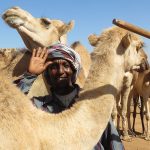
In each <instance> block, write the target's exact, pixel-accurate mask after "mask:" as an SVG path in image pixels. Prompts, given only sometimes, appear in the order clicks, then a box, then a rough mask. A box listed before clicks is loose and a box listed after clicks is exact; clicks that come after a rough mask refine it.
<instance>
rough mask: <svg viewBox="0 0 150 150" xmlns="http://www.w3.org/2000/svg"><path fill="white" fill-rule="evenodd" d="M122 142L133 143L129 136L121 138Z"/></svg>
mask: <svg viewBox="0 0 150 150" xmlns="http://www.w3.org/2000/svg"><path fill="white" fill-rule="evenodd" d="M121 140H123V141H126V142H131V141H132V138H131V137H130V136H129V135H126V136H121Z"/></svg>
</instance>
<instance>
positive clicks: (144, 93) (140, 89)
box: [133, 69, 150, 140]
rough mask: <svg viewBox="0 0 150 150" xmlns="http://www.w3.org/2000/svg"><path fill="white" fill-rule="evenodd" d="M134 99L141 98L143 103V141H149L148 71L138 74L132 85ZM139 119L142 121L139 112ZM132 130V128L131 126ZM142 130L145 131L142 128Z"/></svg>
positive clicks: (149, 79)
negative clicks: (144, 121) (144, 116)
mask: <svg viewBox="0 0 150 150" xmlns="http://www.w3.org/2000/svg"><path fill="white" fill-rule="evenodd" d="M133 93H134V97H136V96H138V95H139V96H141V97H142V101H143V107H144V108H145V112H146V114H145V115H146V121H147V124H146V131H144V132H145V139H146V140H150V105H149V97H150V69H148V70H146V71H144V72H141V73H139V74H138V78H137V80H136V83H135V85H134V89H133ZM141 113H142V114H141V117H142V119H143V115H144V114H143V113H144V112H141ZM142 127H144V123H143V124H142ZM133 128H134V126H133ZM143 130H145V129H144V128H143Z"/></svg>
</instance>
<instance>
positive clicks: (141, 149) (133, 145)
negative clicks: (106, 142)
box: [123, 110, 150, 150]
mask: <svg viewBox="0 0 150 150" xmlns="http://www.w3.org/2000/svg"><path fill="white" fill-rule="evenodd" d="M131 118H132V114H131ZM144 121H145V118H144ZM145 123H146V121H145ZM135 130H136V134H137V137H133V138H132V140H131V142H125V141H123V144H124V146H125V150H150V141H146V140H145V139H144V138H143V137H141V136H140V134H141V132H142V126H141V120H140V115H139V110H138V113H137V119H136V123H135Z"/></svg>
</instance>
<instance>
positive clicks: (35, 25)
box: [1, 7, 91, 97]
mask: <svg viewBox="0 0 150 150" xmlns="http://www.w3.org/2000/svg"><path fill="white" fill-rule="evenodd" d="M3 19H4V20H5V22H6V23H7V24H8V25H9V26H11V27H13V28H15V29H16V30H17V31H18V33H19V34H20V36H21V38H22V40H23V41H24V43H25V45H26V47H27V48H28V49H29V50H30V51H32V49H33V48H36V47H38V46H42V47H43V46H46V47H47V46H49V45H51V44H53V43H55V42H58V41H59V42H61V43H66V41H67V35H66V34H67V32H69V31H70V30H71V29H72V28H73V25H74V22H73V21H71V22H70V23H69V24H65V23H63V22H62V21H60V20H50V19H48V18H34V17H33V16H32V15H31V14H30V13H29V12H27V11H25V10H23V9H21V8H19V7H13V8H10V9H8V10H7V11H6V12H5V13H4V14H3ZM72 47H73V48H74V49H75V50H76V51H77V52H78V53H79V54H80V56H81V63H82V66H83V67H82V69H81V71H80V75H79V77H78V79H77V83H78V84H79V85H80V86H81V87H83V84H84V82H85V78H86V77H87V74H88V70H89V67H90V65H91V59H90V54H89V52H88V51H87V50H86V49H85V48H84V47H83V46H82V45H81V43H79V42H75V43H74V44H72ZM1 51H3V53H2V56H1V57H4V60H5V61H6V63H5V67H4V69H5V70H6V71H7V72H8V74H9V75H10V76H13V79H16V78H18V77H19V76H20V75H22V74H23V73H24V72H25V71H26V70H27V67H28V63H29V60H30V55H31V54H30V53H28V52H26V53H25V54H24V53H20V51H19V52H16V51H15V52H14V50H13V51H12V52H11V50H10V49H9V51H8V49H3V50H1ZM8 58H11V59H8ZM8 64H9V65H8ZM46 86H47V85H46ZM37 89H38V90H37ZM40 89H41V90H40ZM47 89H49V88H46V87H45V84H44V82H43V77H42V76H39V77H38V79H37V80H36V81H35V82H34V83H33V85H32V88H31V89H30V92H29V94H28V95H29V96H30V97H32V96H33V95H34V96H42V95H46V94H47V93H48V92H49V91H47ZM39 90H40V91H42V92H43V93H39V92H37V91H39ZM39 94H40V95H39Z"/></svg>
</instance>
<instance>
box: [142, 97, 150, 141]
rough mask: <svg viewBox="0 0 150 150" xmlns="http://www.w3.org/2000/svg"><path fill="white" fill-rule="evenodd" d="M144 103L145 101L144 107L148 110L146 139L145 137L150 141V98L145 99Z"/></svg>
mask: <svg viewBox="0 0 150 150" xmlns="http://www.w3.org/2000/svg"><path fill="white" fill-rule="evenodd" d="M143 101H144V106H145V110H146V121H147V124H146V127H147V130H146V137H145V140H148V141H149V140H150V122H149V120H150V111H149V102H148V98H143Z"/></svg>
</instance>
